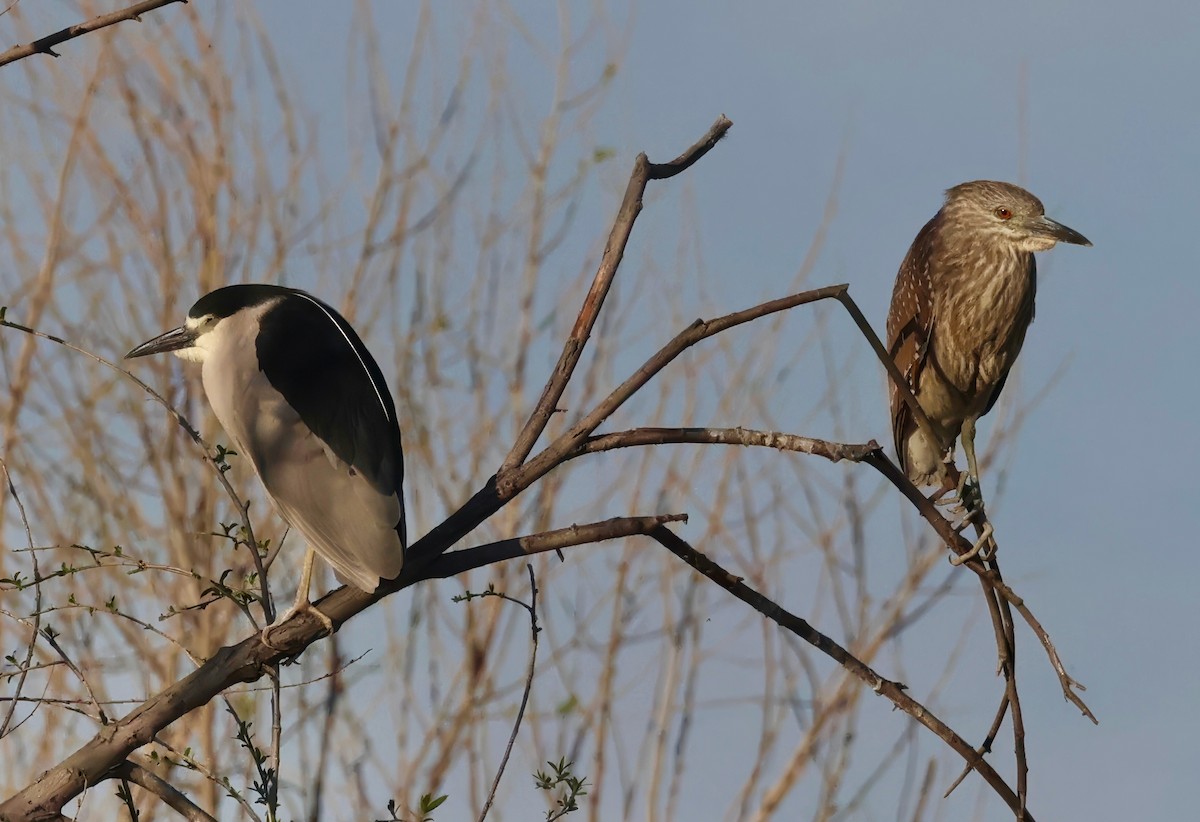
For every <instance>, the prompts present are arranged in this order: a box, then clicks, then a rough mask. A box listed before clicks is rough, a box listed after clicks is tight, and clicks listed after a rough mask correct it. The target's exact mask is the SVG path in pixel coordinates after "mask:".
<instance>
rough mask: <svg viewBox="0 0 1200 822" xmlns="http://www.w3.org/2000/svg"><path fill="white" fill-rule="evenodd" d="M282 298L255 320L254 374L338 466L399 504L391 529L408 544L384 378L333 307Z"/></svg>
mask: <svg viewBox="0 0 1200 822" xmlns="http://www.w3.org/2000/svg"><path fill="white" fill-rule="evenodd" d="M247 287H248V288H249V287H251V286H247ZM279 292H283V293H282V298H281V299H279V300H278V302H276V303H275V304H274V305H273V306H272V307H271V308H269V309H268V310H267V311H266V312H265V313H264V314H263V316H262V318H261V320H260V330H259V335H258V342H257V346H256V347H257V354H258V365H259V368H260V369H261V370H262V372H263V373H264V374H265V375H266V377H267V379H268V380H270V382H271V385H273V386H274V387H275V389H276V390H278V391H279V393H281V394H282V395H283V397H284V399H285V400H287V402H288V404H289V405H291V406H292V407H293V408H294V409H295V410H296V412H297V413H298V414H299V415H300V418H301V419H302V420H303V421H304V423H305V425H307V426H308V427H309V428H310V429H311V430H312V431H313V433H315V434H316V435H317V436H318V437H320V438H321V440H323V441H324V442H325V443H326V444H327V445H328V446H329V448H330V449H331V450H332V451H333V453H334V454H335V455H337V457H338V458H339V459H340V460H342V461H343V462H345V463H346V464H348V465H350V466H351V467H352V468H353V469H354V470H356V471H358V472H359V473H360V474H361V476H362V477H363V478H364V479H366V480H367V482H369V483H370V484H371V486H372V487H373V488H375V489H376V490H377V491H378V492H379V493H381V494H384V495H390V494H396V495H397V496H398V497H400V498H401V503H400V521H399V522H398V523H397V524H396V528H397V530H398V532H399V534H400V540H401V542H402V543H405V542H406V536H405V523H404V503H403V491H402V487H403V484H404V454H403V451H402V448H401V443H400V426H399V423H398V421H397V419H396V407H395V404H394V403H393V401H392V396H391V393H390V392H389V391H388V387H387V382H386V380H384V377H383V372H382V371H381V370H380V369H379V365H378V364H377V363H376V362H375V359H374V357H372V356H371V353H370V352H369V351H368V350H367V347H366V346H365V345H364V344H363V342H362V340H361V339H360V338H359V336H358V334H357V333H355V331H354V329H353V328H352V327H351V326H350V323H348V322H346V320H345V318H343V317H342V316H341V315H340V314H339V313H338V312H337V311H335V310H334V309H333V308H332V307H330V306H329V305H327V304H325V303H323V302H321V301H320V300H318V299H317V298H315V297H313V296H312V295H310V294H307V293H305V292H303V291H298V290H295V289H278V291H276V296H278V295H279ZM247 296H248V297H250V296H253V295H247ZM251 304H253V303H251Z"/></svg>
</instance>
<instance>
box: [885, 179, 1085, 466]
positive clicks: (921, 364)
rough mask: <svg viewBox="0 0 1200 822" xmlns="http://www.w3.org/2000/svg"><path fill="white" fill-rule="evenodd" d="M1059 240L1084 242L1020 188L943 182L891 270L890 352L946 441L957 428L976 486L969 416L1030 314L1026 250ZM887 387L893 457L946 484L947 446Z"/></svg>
mask: <svg viewBox="0 0 1200 822" xmlns="http://www.w3.org/2000/svg"><path fill="white" fill-rule="evenodd" d="M1059 242H1064V243H1074V244H1075V245H1085V246H1090V245H1091V243H1090V242H1089V241H1088V239H1087V238H1086V237H1084V236H1083V235H1082V234H1080V233H1079V232H1077V231H1074V230H1073V229H1070V228H1067V227H1066V226H1065V225H1062V224H1061V223H1057V222H1055V221H1054V220H1051V219H1050V218H1048V217H1047V216H1046V213H1045V209H1044V208H1043V207H1042V202H1041V200H1039V199H1038V198H1037V197H1035V196H1033V195H1032V194H1030V193H1029V192H1028V191H1026V190H1025V189H1023V188H1021V187H1019V186H1015V185H1012V184H1011V183H998V182H992V181H990V180H976V181H974V182H970V183H962V184H961V185H956V186H955V187H954V188H952V189H950V190H949V191H947V192H946V201H945V203H944V204H943V205H942V208H941V210H940V211H938V213H937V214H936V215H934V217H933V219H932V220H930V221H929V222H928V223H926V224H925V227H924V228H922V229H921V231H920V233H918V234H917V238H916V239H915V240H913V244H912V247H911V248H909V250H908V254H907V256H905V258H904V262H903V263H901V264H900V272H899V274H897V275H896V286H895V288H894V290H893V291H892V306H891V309H889V311H888V318H887V346H888V353H889V354H890V355H891V357H892V359H893V360H894V361H895V363H896V366H897V368H898V369H899V370H900V372H901V373H902V374H903V375H904V378H905V380H906V381H907V382H908V385H909V387H910V388H911V389H912V392H913V395H914V396H915V397H916V398H917V402H918V403H919V404H920V406H921V409H922V410H923V411H924V412H925V414H926V416H928V417H929V418H930V420H931V421H932V422H933V423H934V424H935V425H937V426H940V427H941V428H942V433H944V434H945V436H946V437H947V439H948V440H949V442H947V443H946V444H947V446H950V447H952V446H953V442H954V440H955V439H957V438H958V437H959V436H960V435H961V437H962V444H963V451H965V452H966V456H967V470H968V472H969V474H970V477H971V479H972V481H973V482H974V484H975V486H976V488H978V486H979V467H978V464H977V463H976V460H975V423H976V421H977V420H978V419H979V418H980V417H982V416H983V415H984V414H986V413H987V412H988V411H990V410H991V408H992V406H993V405H995V404H996V399H997V398H998V397H999V396H1000V392H1001V390H1003V388H1004V381H1005V380H1006V379H1007V378H1008V372H1009V370H1010V369H1011V368H1012V366H1013V363H1014V362H1015V361H1016V359H1017V354H1019V353H1020V351H1021V344H1022V343H1023V342H1024V341H1025V332H1026V330H1027V329H1028V328H1029V324H1030V323H1031V322H1033V308H1034V305H1033V303H1034V294H1035V292H1036V291H1037V263H1036V262H1035V261H1034V257H1033V254H1034V252H1035V251H1046V250H1048V249H1051V248H1053V247H1054V246H1055V244H1056V243H1059ZM889 394H890V399H891V410H892V436H893V437H894V439H895V443H896V453H897V454H898V456H899V458H900V467H901V468H902V469H903V470H904V472H905V473H906V474H907V475H908V477H909V479H911V480H912V481H913V482H914V483H916V484H917V485H936V484H942V485H943V486H946V485H947V476H948V474H947V470H946V464H945V454H946V451H947V449H946V448H943V447H940V446H939V445H938V444H937V443H933V442H930V441H929V438H928V437H927V436H926V435H925V434H924V433H922V432H921V430H920V429H919V428H918V426H917V423H916V420H915V419H914V418H913V415H912V413H911V411H910V410H909V408H908V406H907V405H906V404H905V402H904V398H903V397H902V395H901V393H900V391H899V389H898V388H897V387H896V386H895V385H891V386H890V392H889Z"/></svg>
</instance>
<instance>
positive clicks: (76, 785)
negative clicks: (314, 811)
mask: <svg viewBox="0 0 1200 822" xmlns="http://www.w3.org/2000/svg"><path fill="white" fill-rule="evenodd" d="M683 519H685V517H684V516H683V515H679V514H665V515H661V516H650V517H618V518H616V519H610V520H606V521H604V522H596V523H590V524H587V525H573V526H571V527H570V528H562V529H558V530H556V531H548V532H546V533H543V534H534V535H532V536H528V537H522V538H519V539H512V540H503V541H501V542H496V543H491V544H489V545H481V546H478V547H476V548H468V549H465V550H463V551H456V552H454V553H450V554H445V555H444V556H441V557H438V558H435V559H434V560H433V561H430V562H426V563H425V565H424V567H423V568H418V567H417V566H415V565H408V566H405V568H404V571H403V572H402V573H401V574H400V577H399V578H398V579H394V580H390V581H388V582H385V583H384V584H382V585H380V586H379V588H378V589H377V590H376V591H375V593H373V594H364V593H363V592H361V591H358V590H357V589H354V588H352V587H349V586H347V587H342V588H339V589H338V590H336V591H334V592H333V593H331V594H329V595H328V596H326V597H324V598H323V599H322V600H320V602H319V603H317V604H318V606H319V607H320V610H321V611H322V613H324V614H326V615H327V616H328V617H329V618H330V619H331V620H333V624H334V626H335V627H340V626H341V625H342V624H343V623H345V622H346V621H347V620H348V619H350V618H351V617H353V616H354V615H355V614H357V613H359V612H360V611H362V610H364V609H365V608H367V607H368V606H370V605H372V604H373V603H375V602H377V601H379V600H380V599H383V598H384V597H385V596H387V595H388V594H390V593H393V592H395V591H398V590H400V589H401V588H407V587H409V586H410V585H413V584H415V583H417V582H421V581H423V580H426V579H432V578H435V577H447V576H451V575H453V574H458V573H462V572H463V571H468V570H471V569H473V568H480V567H483V566H485V565H490V564H492V563H494V562H498V561H500V560H502V559H508V558H511V557H517V556H526V555H529V554H535V553H539V552H542V551H552V550H554V549H556V548H566V547H569V546H573V545H581V544H584V543H585V542H588V541H597V540H605V539H613V538H616V537H622V536H630V535H633V534H645V533H649V532H650V531H652V530H653V529H654V528H658V527H662V524H663V523H666V522H676V521H680V520H683ZM426 539H428V537H426ZM422 541H424V540H422ZM443 550H444V549H443ZM324 633H325V629H324V628H323V627H322V625H321V623H320V622H318V621H317V619H316V618H315V617H312V618H308V617H303V618H297V619H292V620H289V621H288V622H285V623H283V624H282V625H281V626H279V627H278V628H276V629H274V630H273V631H272V633H271V641H272V642H273V643H274V644H276V645H278V646H279V647H280V649H281V650H273V649H271V648H268V647H267V646H266V645H264V644H263V643H262V641H261V639H260V638H259V636H258V634H255V635H254V636H252V637H249V638H248V639H244V640H242V641H241V642H239V643H238V644H237V645H232V646H229V647H227V648H222V649H220V650H219V651H217V653H216V655H214V656H213V657H212V658H211V659H209V660H208V661H206V662H205V663H204V664H203V665H201V666H200V667H199V668H198V669H197V670H195V671H193V672H192V673H191V674H188V675H187V676H185V677H184V678H183V679H180V680H179V681H177V682H175V683H173V684H171V685H169V686H167V687H166V688H165V689H163V690H162V691H160V692H159V693H158V694H156V695H154V696H152V697H151V698H150V699H148V700H146V701H145V702H143V703H142V704H141V705H140V706H138V707H137V708H136V709H134V710H133V711H131V712H130V713H129V714H127V715H126V716H124V717H122V718H121V719H119V720H116V721H114V722H111V723H109V724H108V725H106V726H104V727H103V728H101V730H100V732H99V733H98V734H96V736H95V737H93V738H92V739H91V740H90V741H89V742H87V743H85V744H84V745H83V746H82V747H81V748H79V750H77V751H76V752H75V753H73V754H71V755H70V756H69V757H67V758H66V759H64V760H63V761H62V762H61V763H60V764H59V765H57V766H55V767H54V768H51V769H50V770H49V771H47V772H46V773H45V774H43V775H42V776H41V777H40V778H39V779H38V781H37V782H35V783H34V784H32V785H29V786H27V787H26V788H25V789H24V790H22V791H21V792H20V793H18V794H16V795H15V796H13V797H12V798H10V799H9V800H7V801H6V802H4V803H3V804H2V805H0V822H4V820H16V819H21V820H43V819H56V818H57V816H58V810H59V809H60V808H61V807H62V806H63V805H64V804H66V803H67V802H68V801H70V800H71V799H72V798H74V797H76V796H78V795H79V793H80V792H82V791H83V790H84V789H85V788H86V787H87V786H89V785H94V784H96V783H97V782H99V781H100V780H102V779H104V778H106V777H107V776H110V775H112V773H113V769H114V768H116V767H117V766H119V765H120V764H121V763H122V762H123V761H124V760H125V759H126V757H128V756H129V755H130V754H131V753H132V752H133V751H135V750H136V749H137V748H139V747H141V746H142V745H145V744H146V743H147V742H149V741H150V740H151V739H152V738H153V737H154V736H155V734H157V733H158V732H159V731H161V730H162V729H164V728H166V727H167V726H168V725H170V724H171V723H172V722H174V721H176V720H177V719H179V718H180V717H182V716H184V715H186V714H188V713H190V712H191V711H194V710H195V709H197V708H199V707H201V706H203V705H205V704H207V703H208V702H209V701H210V700H212V699H213V698H214V697H215V696H217V694H219V693H221V692H222V691H224V690H225V689H226V688H229V687H230V686H232V685H236V684H238V683H239V682H253V681H255V680H257V679H259V678H261V677H262V676H263V675H265V674H266V673H267V671H268V670H269V668H270V667H271V666H272V665H274V664H276V663H278V662H281V661H282V660H284V659H286V658H289V657H293V656H295V655H296V654H298V653H300V652H301V651H303V650H304V649H305V648H306V647H308V646H309V645H311V644H312V643H313V642H315V641H316V640H318V639H320V638H321V637H322V636H324Z"/></svg>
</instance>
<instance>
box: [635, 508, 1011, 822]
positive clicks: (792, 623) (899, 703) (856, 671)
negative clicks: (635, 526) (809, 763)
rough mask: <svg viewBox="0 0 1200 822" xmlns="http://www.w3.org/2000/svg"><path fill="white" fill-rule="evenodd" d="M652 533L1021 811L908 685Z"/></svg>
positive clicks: (676, 540)
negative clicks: (880, 699)
mask: <svg viewBox="0 0 1200 822" xmlns="http://www.w3.org/2000/svg"><path fill="white" fill-rule="evenodd" d="M651 536H652V537H654V539H655V540H657V541H658V542H659V543H660V544H662V545H663V547H665V548H666V549H667V550H669V551H670V552H671V553H673V554H675V556H677V557H679V558H680V559H682V560H683V561H684V562H686V563H687V564H688V565H690V566H692V567H693V568H695V569H696V570H697V571H699V572H700V573H702V574H704V576H706V577H708V578H709V579H710V580H712V581H713V582H715V583H716V584H717V585H720V586H721V587H722V588H724V589H725V590H726V591H728V592H729V593H731V594H733V595H734V596H735V597H737V598H738V599H740V600H741V601H742V602H745V603H746V604H747V605H750V606H751V607H752V608H754V609H755V610H756V611H758V612H759V613H760V614H762V615H763V616H765V617H767V618H768V619H770V620H771V621H772V622H775V623H776V624H778V625H779V626H781V627H783V628H786V629H787V630H789V631H791V632H792V633H794V634H795V635H796V636H798V637H800V638H801V639H803V640H804V641H805V642H807V643H809V644H810V645H812V646H813V647H814V648H816V649H817V650H819V651H821V653H823V654H825V655H826V656H828V657H830V658H831V659H833V660H834V661H835V662H837V664H838V665H840V666H842V667H843V668H845V669H846V670H847V671H849V672H850V673H851V674H853V675H854V676H856V677H857V678H858V679H860V680H862V681H863V683H865V684H866V685H867V686H868V687H870V689H871V690H872V691H874V692H875V693H877V694H880V695H881V696H884V697H886V698H887V699H888V700H890V701H891V702H892V704H893V705H895V706H896V707H897V708H899V709H900V710H902V711H904V712H905V713H906V714H908V715H909V716H911V717H912V718H913V719H915V720H917V721H918V722H920V723H921V724H922V725H924V726H925V727H926V728H928V729H929V730H931V731H933V732H934V733H935V734H937V736H938V737H939V738H940V739H941V740H942V741H944V742H945V743H946V744H947V745H949V746H950V747H951V748H953V749H954V751H955V752H956V753H958V755H959V756H961V757H962V758H963V760H964V761H966V762H967V763H968V764H969V765H970V766H971V767H972V768H974V769H975V770H976V771H978V772H979V775H980V776H982V777H983V778H984V780H985V781H986V782H987V783H988V784H989V785H991V786H992V789H993V790H995V792H996V793H997V794H998V795H999V796H1000V798H1001V799H1003V800H1004V801H1005V803H1007V804H1008V806H1009V807H1010V808H1011V809H1012V810H1013V811H1014V812H1016V811H1017V809H1018V807H1019V806H1020V801H1019V799H1018V797H1017V794H1016V793H1014V792H1013V789H1012V788H1010V787H1009V786H1008V783H1006V782H1005V781H1004V779H1003V778H1002V777H1001V776H1000V774H998V773H996V771H995V769H994V768H992V766H991V765H990V764H988V762H987V760H985V759H984V758H983V757H982V756H981V755H980V754H979V753H978V752H976V750H975V749H974V748H972V747H971V745H970V743H968V742H967V741H966V740H965V739H963V738H962V737H961V736H959V735H958V734H956V733H955V732H954V730H953V729H951V728H950V727H949V726H948V725H946V724H945V723H944V722H942V721H941V720H940V719H938V718H937V717H936V716H934V715H933V714H932V713H930V711H929V710H928V709H927V708H926V707H925V706H923V705H921V703H919V702H917V701H916V700H914V699H912V698H911V697H910V696H908V694H906V693H905V692H904V690H905V689H904V686H903V685H902V684H900V683H898V682H892V681H891V680H888V679H884V678H883V677H882V676H880V675H879V674H878V673H876V672H875V671H874V670H873V669H872V668H871V667H870V666H869V665H867V664H866V663H864V662H862V661H861V660H859V659H858V658H857V657H855V656H854V655H853V654H851V653H850V652H849V651H847V650H846V649H845V648H843V647H842V646H841V645H839V644H837V643H836V642H834V641H833V640H832V639H831V638H830V637H827V636H825V634H823V633H821V632H820V631H818V630H817V629H816V628H814V627H813V626H812V625H810V624H809V623H808V622H806V621H805V620H803V619H801V618H800V617H798V616H796V615H795V614H793V613H791V612H789V611H787V610H785V609H784V608H782V607H781V606H780V605H779V604H778V603H776V602H774V601H773V600H770V599H768V598H767V597H765V596H763V595H762V594H760V593H758V591H755V590H754V589H753V588H751V587H750V586H748V585H746V584H745V583H744V582H742V580H741V578H740V577H737V576H734V575H733V574H731V573H729V572H728V571H726V570H725V569H724V568H722V567H721V566H720V565H717V564H716V563H715V562H713V561H712V560H710V559H709V558H708V557H706V556H704V554H701V553H700V552H699V551H697V550H696V549H695V548H693V547H692V546H691V545H689V544H688V543H687V542H686V541H684V540H683V539H681V538H680V537H679V536H677V535H676V534H675V533H674V532H672V531H671V530H670V529H669V528H667V527H666V526H661V527H659V528H656V529H655V530H654V532H653V533H652V534H651ZM1024 819H1025V820H1026V822H1033V816H1032V815H1031V814H1030V813H1028V811H1026V813H1025V816H1024Z"/></svg>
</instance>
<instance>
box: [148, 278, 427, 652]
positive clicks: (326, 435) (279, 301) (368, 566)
mask: <svg viewBox="0 0 1200 822" xmlns="http://www.w3.org/2000/svg"><path fill="white" fill-rule="evenodd" d="M165 351H172V352H174V353H175V355H176V356H178V357H181V358H182V359H185V360H190V361H193V362H199V363H201V364H202V370H201V375H202V378H203V381H204V393H205V394H206V395H207V396H208V401H209V404H210V405H212V409H213V412H214V413H215V414H216V415H217V419H218V420H219V421H220V423H221V426H222V427H223V428H224V429H225V432H226V433H227V434H228V435H229V437H230V439H232V440H233V446H234V450H236V451H237V452H238V453H239V454H241V455H243V456H244V457H247V458H248V459H249V460H250V463H251V464H252V465H253V466H254V470H255V471H256V472H257V473H258V476H259V479H260V480H262V484H263V486H264V487H265V488H266V490H267V495H268V496H269V497H270V498H271V500H272V502H274V503H275V507H276V508H277V509H278V510H279V513H280V514H281V515H282V516H283V518H284V519H285V520H287V521H288V523H289V524H291V525H292V527H294V528H296V529H297V530H298V531H299V532H300V533H301V534H303V536H304V538H305V539H306V540H307V541H308V551H307V553H306V555H305V559H304V568H303V571H302V572H301V575H300V589H299V591H297V592H296V602H295V604H294V605H293V606H292V608H291V609H290V610H289V611H288V612H287V613H285V614H284V615H283V616H281V617H280V618H279V619H277V620H276V621H275V623H274V625H278V624H280V623H282V622H285V621H286V620H287V619H288V618H289V617H291V616H292V615H293V614H295V613H296V612H299V611H304V610H311V611H312V612H313V613H314V614H315V615H316V616H317V617H318V619H320V620H321V621H322V622H323V623H324V625H325V627H326V629H327V630H329V631H332V629H333V624H332V622H331V621H330V620H329V618H328V617H327V616H326V615H325V614H322V613H321V612H320V611H318V610H317V609H316V608H315V607H313V605H312V603H311V602H310V601H309V598H308V592H309V583H310V579H311V576H312V568H313V560H314V552H315V553H316V554H318V555H320V556H321V558H322V559H324V560H325V561H326V562H328V563H329V564H330V565H331V566H333V570H334V573H335V575H336V576H337V578H338V579H339V580H340V581H342V582H344V583H348V584H351V585H354V586H355V587H356V588H359V589H361V590H363V591H366V592H368V593H370V592H372V591H374V590H375V588H376V587H377V586H378V585H379V582H380V580H381V579H392V578H394V577H396V576H397V575H398V574H399V573H400V569H401V568H402V567H403V565H404V550H405V544H406V543H405V524H404V495H403V483H404V455H403V452H402V451H401V446H400V426H399V423H398V422H397V419H396V407H395V405H394V403H393V402H392V397H391V394H390V393H389V392H388V388H387V384H386V382H385V381H384V379H383V373H382V372H381V371H380V369H379V366H378V365H377V364H376V362H375V360H374V358H372V357H371V354H370V352H369V351H367V348H366V346H365V345H363V342H362V340H361V339H359V336H358V334H356V333H355V332H354V329H353V328H351V327H350V324H349V323H348V322H346V320H345V319H344V318H343V317H342V316H341V315H340V314H338V312H337V311H335V310H334V309H333V308H331V307H330V306H329V305H327V304H325V303H323V302H322V301H320V300H318V299H317V298H316V297H313V296H312V295H310V294H307V293H305V292H304V291H300V290H298V289H294V288H284V287H281V286H275V285H258V284H249V285H230V286H226V287H224V288H218V289H217V290H216V291H213V292H211V293H209V294H206V295H205V296H203V297H201V298H200V299H199V300H197V301H196V304H195V305H193V306H192V308H191V310H190V311H188V315H187V319H186V320H185V322H184V324H183V325H182V326H180V327H179V328H176V329H174V330H172V331H168V332H166V333H165V334H162V335H160V336H158V337H155V338H154V339H152V340H149V341H148V342H144V343H142V344H141V345H139V346H137V347H136V348H134V349H133V350H132V351H130V352H129V353H128V354H126V355H125V357H126V359H129V358H133V357H144V356H146V355H148V354H159V353H162V352H165ZM271 627H273V626H268V628H266V629H264V630H263V641H264V642H267V643H268V644H269V641H268V631H269V630H270V628H271Z"/></svg>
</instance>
